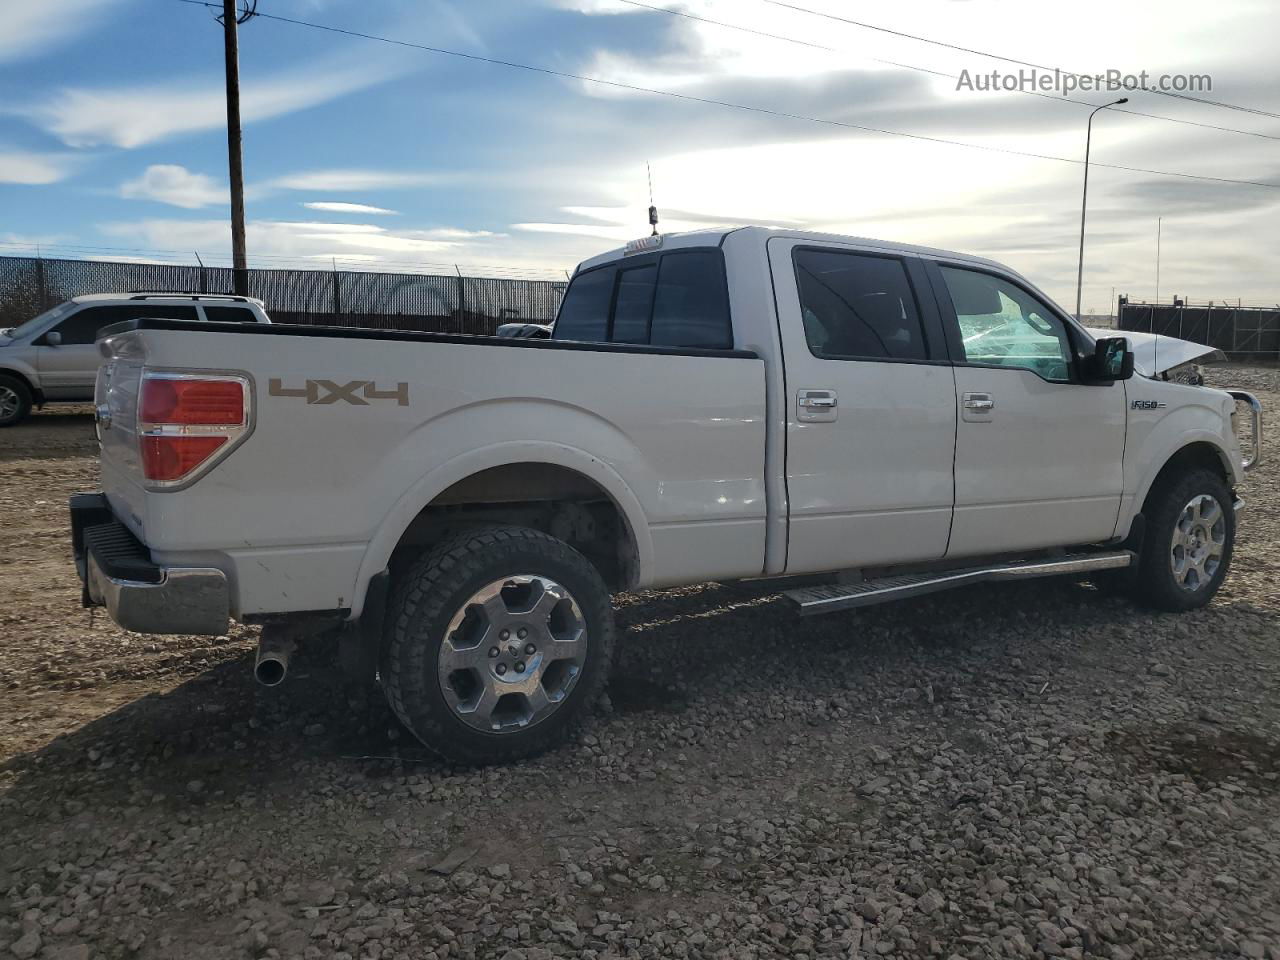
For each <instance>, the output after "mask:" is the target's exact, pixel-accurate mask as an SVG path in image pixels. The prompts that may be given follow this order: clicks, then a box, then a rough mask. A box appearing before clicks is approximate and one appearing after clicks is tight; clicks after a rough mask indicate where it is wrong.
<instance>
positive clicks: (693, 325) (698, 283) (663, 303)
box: [649, 250, 733, 350]
mask: <svg viewBox="0 0 1280 960" xmlns="http://www.w3.org/2000/svg"><path fill="white" fill-rule="evenodd" d="M649 342H650V343H652V344H654V345H656V346H663V347H705V348H708V349H723V350H728V349H730V348H732V347H733V333H732V331H731V329H730V327H729V297H728V293H727V291H726V290H725V283H724V266H723V261H722V260H721V257H720V254H719V253H718V252H717V251H714V250H695V251H690V252H689V253H672V254H668V255H667V256H665V257H663V258H662V264H661V267H660V268H659V272H658V290H657V294H656V296H655V297H654V300H653V324H652V328H651V330H650V335H649Z"/></svg>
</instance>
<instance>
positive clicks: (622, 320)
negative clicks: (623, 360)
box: [610, 264, 658, 343]
mask: <svg viewBox="0 0 1280 960" xmlns="http://www.w3.org/2000/svg"><path fill="white" fill-rule="evenodd" d="M657 275H658V268H657V267H656V266H654V265H653V264H648V265H647V266H643V267H633V268H631V269H630V270H622V271H620V272H619V274H618V296H617V299H616V300H615V301H614V306H613V335H612V337H611V338H610V339H611V340H612V341H613V342H614V343H648V342H649V313H650V311H651V310H652V309H653V281H654V278H655V277H656V276H657Z"/></svg>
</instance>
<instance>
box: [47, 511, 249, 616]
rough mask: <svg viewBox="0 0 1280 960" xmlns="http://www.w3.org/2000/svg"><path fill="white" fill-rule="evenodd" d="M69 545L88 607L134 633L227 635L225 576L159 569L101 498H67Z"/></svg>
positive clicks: (202, 570)
mask: <svg viewBox="0 0 1280 960" xmlns="http://www.w3.org/2000/svg"><path fill="white" fill-rule="evenodd" d="M71 544H72V551H73V553H74V554H75V560H76V571H77V572H78V573H79V574H80V580H81V582H82V583H83V585H84V593H83V602H84V605H85V606H86V607H99V606H101V607H106V608H107V613H109V614H110V615H111V619H112V620H114V621H115V622H116V623H118V624H120V626H122V627H124V628H125V629H126V630H133V631H135V632H136V633H194V634H204V635H208V636H219V635H221V634H224V633H226V632H227V627H228V621H229V619H230V613H229V610H230V590H229V588H228V584H227V575H226V574H225V573H223V572H222V571H221V570H218V569H215V568H212V567H162V566H159V565H157V564H155V563H153V562H152V560H151V551H149V550H148V549H147V547H146V545H145V544H143V543H142V542H141V541H139V540H138V538H137V537H135V536H134V535H133V534H132V533H130V532H129V530H128V529H127V528H126V527H125V526H124V525H123V524H122V523H120V521H119V520H117V519H116V518H115V516H114V515H113V514H112V512H111V508H110V506H109V505H108V503H107V499H106V497H104V496H102V495H101V494H77V495H76V496H74V497H72V498H71Z"/></svg>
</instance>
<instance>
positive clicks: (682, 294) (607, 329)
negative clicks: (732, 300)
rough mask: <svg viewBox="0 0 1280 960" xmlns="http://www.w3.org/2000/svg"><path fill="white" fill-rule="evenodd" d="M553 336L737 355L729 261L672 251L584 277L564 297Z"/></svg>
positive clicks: (712, 252)
mask: <svg viewBox="0 0 1280 960" xmlns="http://www.w3.org/2000/svg"><path fill="white" fill-rule="evenodd" d="M554 338H555V339H556V340H577V341H584V342H588V343H633V344H647V345H649V346H660V347H685V348H697V349H707V350H729V349H732V348H733V329H732V326H731V325H730V320H729V295H728V289H727V287H726V284H725V275H724V256H723V255H722V254H721V252H720V251H719V249H695V250H674V251H672V252H670V253H662V254H654V255H650V256H646V257H643V258H639V257H638V258H628V259H626V260H623V261H619V262H617V263H611V264H607V265H605V266H603V267H597V268H596V269H594V270H588V271H586V272H584V273H580V274H578V276H576V277H575V278H574V279H573V282H572V283H571V284H570V285H569V290H568V292H567V293H566V294H565V298H564V302H563V304H562V305H561V307H560V315H559V317H558V318H557V319H556V325H555V334H554Z"/></svg>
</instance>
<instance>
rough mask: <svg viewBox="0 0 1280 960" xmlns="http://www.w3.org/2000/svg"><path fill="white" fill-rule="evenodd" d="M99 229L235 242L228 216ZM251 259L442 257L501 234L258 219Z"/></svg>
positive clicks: (134, 240)
mask: <svg viewBox="0 0 1280 960" xmlns="http://www.w3.org/2000/svg"><path fill="white" fill-rule="evenodd" d="M99 230H100V231H101V232H102V233H103V234H105V235H106V236H108V237H113V238H118V239H124V240H128V241H130V243H131V244H132V245H134V246H138V247H145V248H146V249H149V250H199V251H200V252H201V254H202V255H205V256H206V259H208V257H209V256H221V255H222V254H223V253H224V252H225V251H227V250H228V248H229V246H230V238H231V235H230V230H229V227H228V225H227V221H225V220H214V219H205V220H169V219H160V218H152V219H147V220H137V221H127V222H114V223H106V224H102V225H100V226H99ZM245 232H246V234H247V245H248V248H249V258H250V260H251V261H252V260H253V259H254V258H255V257H262V258H273V257H285V258H294V259H325V258H328V257H337V258H338V259H348V258H355V259H362V260H374V259H384V260H389V259H394V258H395V257H396V256H397V255H398V256H400V257H401V258H402V259H403V258H405V257H422V258H424V259H428V258H429V255H436V258H435V259H437V260H439V257H440V256H443V255H445V254H448V258H447V259H448V262H451V261H452V258H453V255H454V253H456V252H458V251H471V250H477V249H480V248H481V247H482V246H483V245H484V244H485V243H487V242H488V241H490V240H492V239H496V238H500V237H501V236H502V235H501V234H496V233H492V232H489V231H486V230H467V229H463V228H459V227H430V228H425V229H409V230H396V231H392V230H388V229H387V228H386V227H383V226H381V225H379V224H374V223H326V222H319V221H310V220H304V221H293V220H252V221H250V222H249V223H248V224H247V225H246V228H245Z"/></svg>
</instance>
